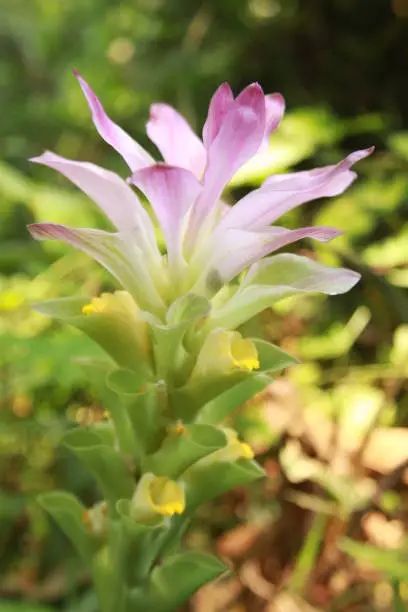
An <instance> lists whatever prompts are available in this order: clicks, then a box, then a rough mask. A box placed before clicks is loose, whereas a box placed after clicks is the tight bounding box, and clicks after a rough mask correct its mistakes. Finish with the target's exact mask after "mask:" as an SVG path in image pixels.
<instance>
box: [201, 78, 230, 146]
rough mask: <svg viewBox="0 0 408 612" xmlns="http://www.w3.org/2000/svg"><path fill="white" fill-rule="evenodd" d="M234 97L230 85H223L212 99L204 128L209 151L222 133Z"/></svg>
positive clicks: (204, 140)
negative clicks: (219, 133) (221, 129)
mask: <svg viewBox="0 0 408 612" xmlns="http://www.w3.org/2000/svg"><path fill="white" fill-rule="evenodd" d="M233 102H234V96H233V93H232V90H231V87H230V86H229V84H228V83H222V85H220V86H219V87H218V89H217V91H216V92H215V94H214V95H213V97H212V98H211V102H210V106H209V108H208V116H207V119H206V122H205V123H204V127H203V142H204V146H205V148H206V149H209V148H210V146H211V144H212V142H213V141H214V139H215V138H216V136H217V135H218V132H219V131H220V128H221V125H222V122H223V121H224V119H225V117H226V115H227V113H228V111H229V110H230V108H231V106H232V103H233Z"/></svg>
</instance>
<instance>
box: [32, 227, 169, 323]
mask: <svg viewBox="0 0 408 612" xmlns="http://www.w3.org/2000/svg"><path fill="white" fill-rule="evenodd" d="M28 230H29V232H30V233H31V235H32V236H33V238H35V239H36V240H61V241H62V242H65V243H66V244H69V245H71V246H73V247H75V248H77V249H80V250H82V251H84V252H85V253H87V254H88V255H90V256H91V257H92V258H93V259H95V261H97V262H98V263H100V264H101V265H102V266H103V267H104V268H105V269H106V270H107V271H108V272H110V274H112V276H114V277H115V278H116V279H117V280H118V281H119V283H120V284H121V285H122V286H123V287H124V288H125V289H126V290H127V291H129V293H130V294H131V295H132V296H133V297H134V298H135V300H136V301H137V303H138V304H139V306H140V307H141V308H147V309H152V310H153V311H155V312H162V311H163V309H165V306H164V302H163V301H162V299H161V297H160V296H159V294H158V292H157V290H156V288H155V286H154V284H153V281H152V280H151V277H150V275H149V273H148V271H147V265H146V263H147V262H146V261H145V260H146V255H144V254H143V253H142V252H141V251H140V250H139V249H137V247H134V246H133V247H132V248H130V249H129V245H127V244H126V243H125V242H124V241H123V239H122V238H121V236H120V235H119V234H112V233H110V232H104V231H102V230H95V229H77V228H72V227H67V226H66V225H60V224H58V223H33V224H32V225H29V226H28Z"/></svg>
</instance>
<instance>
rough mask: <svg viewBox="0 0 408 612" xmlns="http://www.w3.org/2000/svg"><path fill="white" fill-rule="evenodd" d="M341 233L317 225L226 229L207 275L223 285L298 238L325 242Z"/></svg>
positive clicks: (215, 250)
mask: <svg viewBox="0 0 408 612" xmlns="http://www.w3.org/2000/svg"><path fill="white" fill-rule="evenodd" d="M341 233H342V232H340V231H339V230H336V229H334V228H331V227H325V226H316V227H302V228H300V229H296V230H288V229H286V228H284V227H271V228H268V229H266V230H263V231H258V232H253V231H245V230H228V231H226V232H225V233H224V234H223V238H222V242H221V243H219V244H218V245H217V247H216V248H215V249H214V254H213V257H212V261H211V264H210V277H211V278H214V271H215V274H216V276H217V277H218V278H219V279H220V281H221V283H222V284H225V283H227V282H229V281H230V280H232V279H233V278H234V277H235V276H237V274H239V273H240V272H242V270H244V269H245V268H246V267H247V266H249V265H251V264H253V263H255V262H256V261H258V260H260V259H262V258H263V257H265V255H268V254H269V253H272V252H273V251H277V250H278V249H280V248H282V247H283V246H286V245H287V244H292V243H293V242H296V241H297V240H300V239H301V238H313V239H314V240H318V241H319V242H328V241H329V240H332V239H333V238H336V236H339V235H340V234H341Z"/></svg>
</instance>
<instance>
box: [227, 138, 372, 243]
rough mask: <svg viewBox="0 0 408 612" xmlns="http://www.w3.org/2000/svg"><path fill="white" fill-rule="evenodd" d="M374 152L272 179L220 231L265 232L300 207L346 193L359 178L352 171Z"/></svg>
mask: <svg viewBox="0 0 408 612" xmlns="http://www.w3.org/2000/svg"><path fill="white" fill-rule="evenodd" d="M372 151H373V149H372V148H371V149H365V150H363V151H356V152H354V153H352V154H351V155H349V156H348V157H346V158H345V159H344V160H343V161H341V162H340V163H338V164H336V165H333V166H326V167H323V168H316V169H314V170H308V171H302V172H293V173H290V174H277V175H274V176H272V177H270V178H269V179H267V180H266V181H265V183H264V184H263V185H262V187H260V188H259V189H257V190H255V191H253V192H251V193H249V194H248V195H247V196H245V197H244V198H242V200H240V201H239V202H237V204H235V206H233V207H232V208H231V209H230V211H229V212H228V213H227V214H226V215H225V216H224V217H223V219H222V221H221V222H220V224H219V226H218V228H217V231H220V232H221V231H225V230H226V229H228V228H245V229H250V230H257V229H262V228H263V227H265V226H268V225H269V224H271V223H273V222H274V221H276V219H278V218H279V217H280V216H281V215H283V214H284V213H286V212H288V211H289V210H292V208H295V207H296V206H299V205H300V204H304V203H305V202H310V201H311V200H316V199H317V198H323V197H331V196H336V195H339V194H341V193H343V191H344V190H345V189H346V188H347V187H348V186H349V185H350V184H351V183H352V182H353V181H354V179H355V178H356V176H357V175H356V173H355V172H352V171H351V170H350V167H351V166H352V165H353V164H354V163H356V162H357V161H360V160H361V159H363V158H364V157H367V156H368V155H370V154H371V153H372Z"/></svg>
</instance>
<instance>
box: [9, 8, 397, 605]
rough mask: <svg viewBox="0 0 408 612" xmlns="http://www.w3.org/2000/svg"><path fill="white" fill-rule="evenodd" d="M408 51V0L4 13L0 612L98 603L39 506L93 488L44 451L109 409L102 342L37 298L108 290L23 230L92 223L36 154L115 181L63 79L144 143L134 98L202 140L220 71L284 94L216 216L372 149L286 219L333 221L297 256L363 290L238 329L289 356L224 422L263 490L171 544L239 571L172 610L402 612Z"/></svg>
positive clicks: (87, 269) (110, 159)
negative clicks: (348, 271) (41, 497)
mask: <svg viewBox="0 0 408 612" xmlns="http://www.w3.org/2000/svg"><path fill="white" fill-rule="evenodd" d="M407 40H408V0H359V1H358V2H357V1H356V0H302V1H301V0H222V1H220V0H202V1H201V0H200V1H199V0H188V1H187V0H173V1H171V2H170V1H167V2H166V1H165V0H122V1H121V2H120V3H117V2H113V1H112V0H1V2H0V51H1V53H0V91H1V94H0V95H1V98H0V99H1V111H2V112H1V122H0V136H1V137H0V141H1V149H0V210H1V222H0V612H18V611H19V612H47V611H48V612H49V611H52V610H57V609H58V610H64V611H66V612H73V611H74V610H75V611H78V612H95V611H96V606H95V600H94V597H93V594H92V591H91V590H90V586H89V580H88V576H87V573H86V568H83V567H81V565H80V563H79V561H78V560H77V558H76V556H75V554H74V552H73V550H72V549H71V547H70V545H69V543H68V542H67V540H66V539H65V538H64V537H63V536H62V534H61V533H60V532H59V531H58V529H57V528H56V526H55V525H53V524H51V522H50V521H49V520H48V517H46V516H45V515H44V514H43V512H42V511H41V510H40V508H39V507H38V506H37V504H36V502H35V498H36V495H37V494H38V493H39V492H41V491H45V490H48V489H50V488H53V487H59V488H65V489H69V490H72V491H74V492H76V493H77V494H78V495H79V496H80V497H81V498H82V499H83V500H84V501H85V502H87V503H91V502H92V501H93V500H95V499H97V498H98V492H97V490H96V488H95V485H94V483H93V482H92V481H91V480H90V479H89V478H88V476H87V475H86V474H85V473H84V472H83V471H82V469H81V467H80V466H79V464H78V463H77V462H76V460H75V459H74V458H73V457H72V456H70V455H69V453H68V452H67V451H65V450H64V449H61V448H59V446H58V441H59V439H60V437H61V435H62V433H63V432H64V431H65V429H66V428H67V427H71V426H73V425H74V424H75V421H78V420H82V421H83V420H86V419H89V420H91V421H92V420H93V419H98V418H99V415H100V414H101V413H102V412H103V406H101V405H100V403H99V399H98V396H97V394H96V393H95V391H94V389H93V388H92V386H91V385H89V383H88V382H87V380H86V377H85V374H84V372H83V371H82V369H81V366H80V364H79V363H78V362H77V361H76V358H77V357H79V356H81V355H82V356H83V355H89V354H96V353H97V350H98V349H97V348H96V347H95V346H93V345H92V344H91V342H90V341H88V340H87V339H86V338H85V337H82V336H81V335H80V334H79V333H76V332H74V331H73V330H71V329H69V328H67V327H63V326H61V325H57V324H55V323H51V322H50V321H48V320H46V319H45V318H43V317H42V316H41V315H39V314H36V313H35V312H33V311H32V310H31V309H30V304H31V303H32V302H35V301H36V300H40V299H44V298H47V297H54V296H55V297H57V296H65V295H73V294H83V293H87V294H89V293H97V292H98V291H100V290H101V289H103V288H109V287H111V284H110V282H111V281H110V279H108V278H107V277H106V276H105V275H104V274H103V273H102V272H101V270H99V269H98V268H97V266H96V265H94V264H93V263H92V262H91V261H89V260H88V259H87V258H86V257H85V256H84V255H82V254H80V253H77V252H73V251H69V250H68V249H66V248H65V247H63V246H61V245H59V244H58V243H41V244H40V243H35V242H34V241H33V240H32V239H31V238H30V236H29V235H28V232H27V231H26V229H25V225H26V224H27V223H30V222H33V221H40V220H41V221H45V220H47V221H58V222H63V223H69V224H72V225H74V226H85V227H86V226H90V227H92V226H94V227H98V226H101V223H103V220H102V219H101V218H100V216H99V214H98V212H97V211H96V209H95V208H94V207H93V205H92V204H91V203H90V202H88V201H87V200H86V198H85V197H83V196H82V194H81V193H80V192H78V191H76V190H75V189H73V188H72V187H71V185H70V184H69V183H68V182H67V181H66V180H65V179H63V178H60V177H59V176H57V174H56V173H54V172H53V171H51V170H47V169H45V168H41V167H38V166H35V167H33V166H30V165H29V163H28V161H27V159H28V158H29V157H30V156H34V155H38V154H39V153H41V152H42V151H43V150H44V149H51V150H53V151H56V152H58V153H59V154H61V155H64V156H67V157H72V158H74V159H82V160H88V161H92V162H94V163H97V164H100V165H102V166H105V167H108V168H111V169H115V170H117V171H118V172H120V173H121V174H122V175H123V176H126V168H125V167H124V165H123V163H122V161H121V160H120V158H119V157H118V156H117V155H116V154H115V153H114V152H112V151H111V150H110V149H109V147H108V146H107V145H105V143H103V142H102V141H101V140H100V139H99V138H98V136H97V134H96V132H95V130H94V128H93V125H92V123H91V121H90V118H89V112H88V108H87V106H86V103H85V101H84V99H83V97H82V94H81V92H80V89H79V87H78V85H77V83H76V81H75V79H74V77H73V75H72V68H73V67H76V68H78V69H79V70H80V72H81V73H82V74H83V75H84V76H85V77H86V78H87V80H89V82H90V83H91V84H92V86H93V87H94V89H95V91H96V92H97V93H98V94H99V95H100V97H101V98H102V99H103V102H104V104H105V107H106V109H107V111H108V112H109V114H110V115H111V116H112V117H114V118H115V120H116V121H117V122H118V123H120V124H121V125H122V126H123V127H124V128H125V129H127V130H128V131H129V132H130V133H131V134H132V135H134V136H135V137H136V138H137V139H138V140H139V142H140V143H141V144H143V145H144V146H146V147H147V148H149V150H151V151H152V152H153V153H155V151H154V147H153V146H152V145H151V144H150V143H149V142H148V140H147V138H146V136H145V133H144V125H145V123H146V120H147V117H148V110H149V105H150V103H151V102H154V101H160V100H161V101H167V102H169V103H171V104H173V105H174V106H176V107H177V108H178V109H179V110H180V111H181V112H183V113H184V114H185V115H186V116H187V117H188V119H189V120H190V122H191V124H192V125H193V126H194V127H195V128H196V129H197V130H199V129H200V127H201V125H202V124H203V121H204V119H205V113H206V109H207V105H208V101H209V99H210V97H211V95H212V93H213V91H214V90H215V88H216V87H217V86H218V85H219V84H220V83H221V82H222V81H225V80H227V81H229V82H230V84H231V85H232V87H233V89H234V91H235V92H237V91H239V89H240V88H242V87H243V86H245V85H246V84H248V83H249V82H252V81H255V80H258V81H259V82H260V83H261V84H262V86H263V88H264V90H265V91H266V92H273V91H281V92H282V93H283V94H284V96H285V98H286V101H287V116H286V118H285V120H284V121H283V123H282V126H281V128H280V129H279V131H278V132H277V133H276V134H275V135H274V136H273V137H272V139H271V144H270V149H269V151H268V152H267V153H266V154H265V155H264V158H263V160H262V163H261V164H258V165H257V166H256V167H252V168H249V169H247V171H246V172H243V173H241V174H240V175H239V176H237V177H236V180H235V181H234V183H233V185H232V186H231V190H230V194H229V197H230V200H231V202H233V201H234V199H236V198H237V197H238V196H241V195H242V194H244V193H245V192H246V191H247V190H248V188H250V187H251V186H254V185H256V184H258V183H259V182H260V181H261V180H262V178H263V177H264V176H265V174H266V173H268V172H271V171H279V172H280V171H285V170H288V169H292V168H296V169H303V168H312V167H314V166H318V165H323V164H327V163H333V162H335V161H337V160H339V159H340V158H341V157H342V156H344V155H345V154H347V153H348V152H351V151H352V150H354V149H357V148H365V147H367V146H370V145H372V144H374V145H376V147H377V152H376V154H375V155H374V156H373V157H372V158H370V159H368V160H366V161H364V162H363V163H361V164H359V165H358V172H359V175H360V178H359V180H358V181H357V182H356V183H355V184H354V185H353V186H352V187H351V188H350V189H349V190H348V191H347V193H346V194H345V195H343V196H341V197H339V198H335V199H331V200H325V201H322V202H316V203H311V204H309V205H306V206H304V207H303V208H302V209H300V210H297V211H293V212H292V213H290V214H289V215H287V216H286V218H285V219H284V220H283V221H284V223H285V224H286V225H287V226H289V227H295V226H297V225H299V224H305V225H306V224H314V223H316V224H317V223H325V224H329V225H333V226H337V227H339V228H341V229H343V230H345V232H346V233H345V236H344V237H341V238H338V239H336V240H335V241H334V242H333V244H332V245H330V246H325V247H322V246H320V245H319V247H318V248H316V246H315V245H311V244H309V243H303V244H302V245H300V246H297V247H296V250H297V252H299V250H301V251H302V253H304V254H308V255H311V256H315V257H317V258H319V259H320V260H322V261H325V262H326V263H329V264H336V265H337V264H341V265H348V266H350V267H353V268H355V269H357V270H359V271H360V272H361V273H362V275H363V279H362V282H361V283H360V284H359V285H358V286H357V287H356V288H355V289H353V291H352V292H351V293H350V294H347V295H344V296H341V297H337V298H331V299H330V298H329V299H323V298H321V297H313V298H297V299H295V300H294V299H292V300H290V301H286V302H285V303H281V304H280V305H279V308H277V309H276V310H275V311H274V312H270V311H269V312H266V313H264V314H263V315H262V317H261V318H260V321H257V322H254V324H255V323H256V324H257V325H259V323H261V325H262V326H263V329H264V332H265V333H266V334H267V335H268V336H269V337H270V338H271V339H272V340H273V341H275V342H278V343H280V344H281V346H283V347H284V348H285V349H287V350H289V351H291V352H293V353H294V354H296V355H297V356H298V357H299V358H300V359H301V360H302V362H303V363H302V365H300V366H298V367H297V368H295V369H294V370H293V371H292V372H288V373H286V374H285V375H284V376H283V377H282V378H280V379H279V380H278V381H276V382H275V383H274V384H273V385H272V387H271V388H270V390H268V392H267V393H266V394H264V395H263V396H262V397H259V398H256V399H255V400H254V401H253V402H251V403H250V404H249V405H247V406H244V407H243V408H242V410H240V411H239V413H238V414H237V415H235V419H234V424H235V426H236V427H237V428H238V429H239V431H240V432H241V434H242V436H243V437H244V438H246V439H247V440H248V441H249V442H250V443H251V444H252V445H253V446H254V447H255V449H256V450H257V452H258V454H259V457H260V459H261V461H262V462H263V463H264V465H265V467H266V469H267V472H268V475H269V479H268V480H266V481H265V482H264V483H262V484H261V485H258V486H256V487H253V488H252V489H251V490H249V491H235V492H233V493H232V494H230V495H228V496H225V498H223V499H222V500H220V501H219V502H217V504H215V505H214V506H211V507H209V508H204V509H203V510H202V511H201V512H200V515H199V517H198V518H197V521H196V523H195V524H194V525H193V528H192V531H191V533H190V535H189V536H188V539H187V542H188V544H189V545H190V546H206V547H208V548H212V549H215V550H217V551H218V553H219V554H221V555H222V556H223V557H224V558H226V559H227V560H229V561H230V563H231V566H233V567H234V568H235V574H234V577H232V578H228V579H226V580H224V581H221V582H220V583H217V585H214V586H211V587H209V588H207V589H204V590H203V591H202V592H201V593H199V594H198V596H197V597H196V598H195V599H194V601H192V602H191V603H190V604H189V607H188V609H189V610H191V611H193V610H194V611H195V612H217V611H221V610H230V611H235V612H243V611H246V610H248V611H254V612H257V611H259V612H260V611H261V610H267V611H268V612H280V611H281V612H292V611H293V612H311V611H315V612H316V611H317V610H320V611H321V610H329V611H332V612H339V611H345V612H352V611H355V612H363V611H369V610H370V611H371V610H379V611H384V610H390V611H391V610H393V611H396V612H398V611H402V610H404V609H406V608H407V606H408V566H407V563H406V559H407V554H408V546H407V540H406V527H407V522H408V496H407V488H406V487H407V483H408V480H407V477H406V470H405V468H406V466H407V461H408V394H407V374H408V291H407V288H408V86H407V84H408V76H407V75H408V51H407Z"/></svg>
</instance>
